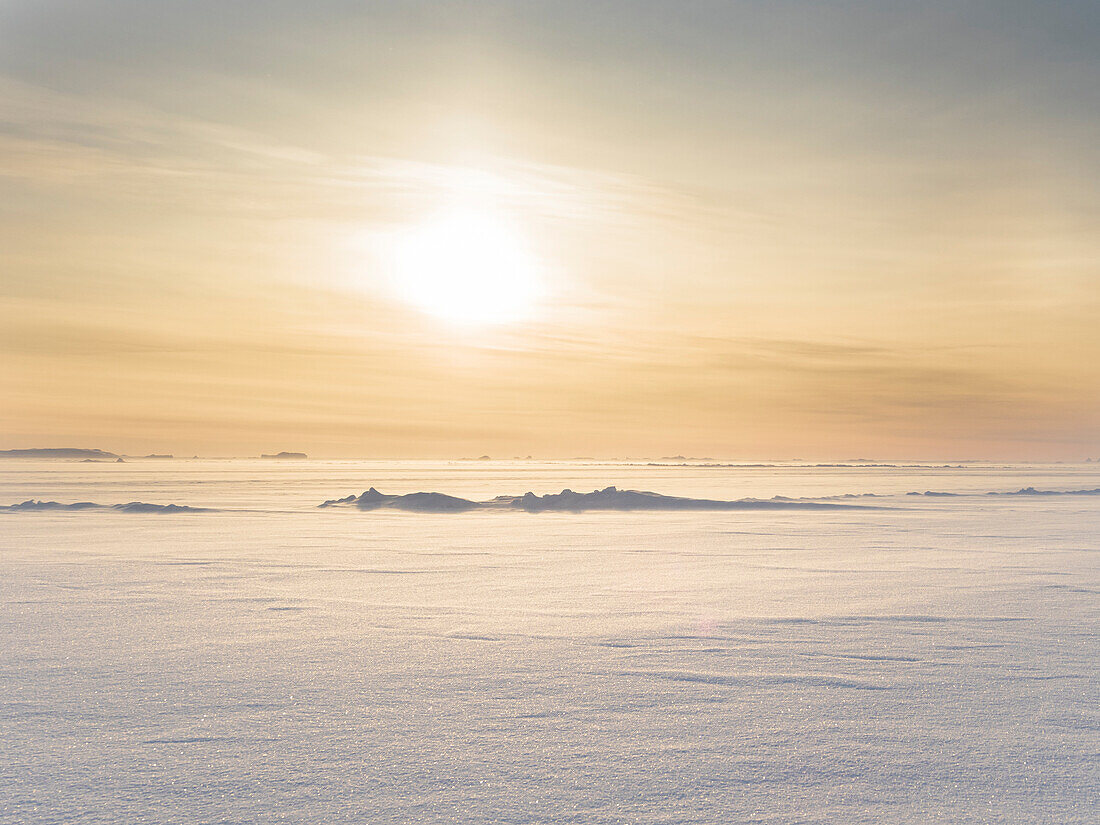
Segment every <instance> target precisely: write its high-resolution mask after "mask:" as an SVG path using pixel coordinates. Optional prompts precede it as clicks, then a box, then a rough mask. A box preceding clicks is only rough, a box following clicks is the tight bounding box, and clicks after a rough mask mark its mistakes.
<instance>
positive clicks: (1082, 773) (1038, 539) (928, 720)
mask: <svg viewBox="0 0 1100 825" xmlns="http://www.w3.org/2000/svg"><path fill="white" fill-rule="evenodd" d="M16 463H17V462H13V463H12V465H11V466H10V467H9V466H8V465H6V466H5V473H4V474H3V476H2V477H0V501H8V502H11V501H24V500H27V499H29V498H32V497H33V498H34V499H46V500H55V501H60V502H80V501H88V500H93V501H104V502H112V501H116V502H117V501H161V502H184V503H187V504H189V505H193V506H197V507H207V508H213V511H211V512H206V513H199V514H196V513H171V512H156V513H149V514H146V513H141V512H137V513H132V512H120V511H118V510H114V509H102V508H101V509H96V510H93V511H84V510H70V509H47V510H34V511H29V512H19V511H16V512H6V513H2V514H0V565H2V569H0V822H3V823H5V825H6V823H9V822H10V823H17V822H18V823H47V822H49V823H57V822H66V823H120V824H121V823H177V822H219V823H220V822H227V823H228V822H232V823H277V822H285V823H290V822H293V823H298V822H303V823H305V822H309V823H315V822H324V823H362V822H370V823H410V822H416V823H444V822H497V823H521V822H522V823H566V822H568V823H688V822H698V823H723V824H724V823H739V822H757V823H795V822H797V823H914V825H917V823H920V824H921V825H924V823H1012V825H1016V824H1017V823H1092V822H1095V821H1097V816H1098V812H1100V809H1098V802H1097V782H1098V777H1100V761H1098V751H1100V733H1098V731H1100V715H1098V711H1097V708H1098V706H1100V690H1098V684H1097V674H1098V670H1100V667H1098V666H1100V640H1098V627H1100V622H1098V619H1100V615H1098V614H1100V602H1098V599H1097V595H1098V593H1100V571H1098V567H1100V565H1098V564H1097V559H1098V555H1097V554H1098V551H1100V499H1098V498H1097V497H1096V496H1089V495H1049V496H1048V495H1030V494H1025V495H1020V496H995V497H994V496H986V495H985V494H986V493H987V492H990V491H996V490H1007V491H1011V490H1020V489H1026V488H1028V487H1034V488H1035V489H1036V490H1047V491H1052V492H1067V493H1068V492H1071V491H1086V490H1091V489H1094V488H1096V487H1098V486H1100V468H1095V467H1083V466H1082V467H1007V466H1000V467H985V466H967V467H965V468H937V469H931V468H800V467H797V466H793V465H792V466H790V467H779V468H776V467H774V466H773V467H770V468H736V467H734V468H704V469H693V468H691V467H669V468H656V467H655V468H645V467H625V466H623V467H619V468H613V467H609V466H608V465H606V464H604V465H601V466H588V465H583V464H572V465H565V464H559V465H537V464H530V465H521V464H511V463H507V462H503V463H496V462H494V463H492V464H491V465H490V466H485V465H484V464H482V465H479V466H477V467H472V466H469V465H460V464H439V465H428V464H396V463H395V464H389V465H387V464H382V463H372V464H365V463H352V462H301V463H295V464H293V465H287V464H284V463H281V462H260V461H253V462H201V461H200V462H178V463H177V462H173V463H172V464H171V465H170V466H166V465H163V464H158V465H156V466H149V465H137V464H123V465H117V466H116V465H113V464H76V463H74V464H68V465H57V464H56V463H54V464H53V465H49V466H48V465H47V464H46V463H45V462H42V463H34V462H28V463H26V464H25V465H24V464H23V463H22V462H18V464H19V466H15V464H16ZM611 480H613V481H617V482H620V483H621V484H622V485H623V486H626V485H629V486H630V487H632V488H635V489H643V490H644V489H651V490H660V491H667V492H668V494H669V495H676V496H683V497H688V498H697V499H705V500H719V501H736V500H738V499H741V498H760V499H770V498H771V497H772V496H775V495H783V496H788V497H791V498H820V499H827V498H831V497H837V498H839V497H844V496H847V495H863V494H865V493H875V494H876V497H875V498H874V501H875V504H876V505H879V504H881V505H883V509H870V508H868V509H857V508H852V509H838V510H823V511H815V510H800V509H799V510H788V509H780V510H732V511H707V512H694V511H687V512H682V511H662V512H627V513H624V512H617V511H593V512H580V513H574V512H556V513H547V514H546V515H545V516H540V517H538V518H533V517H531V516H530V515H529V514H528V513H526V512H524V511H522V510H509V509H505V510H493V511H491V512H487V511H483V510H481V509H474V510H471V511H469V512H467V513H465V514H463V515H462V517H461V518H455V517H453V516H451V515H448V514H445V513H444V514H436V513H408V512H394V511H390V510H379V511H373V512H369V513H362V514H359V513H358V512H356V511H354V509H353V512H330V511H329V510H327V509H326V510H318V508H317V507H316V504H317V502H319V501H322V500H324V499H325V498H326V497H327V496H326V494H327V495H331V491H333V490H336V491H339V490H342V489H343V490H346V489H349V488H350V489H359V490H362V489H365V487H367V486H368V484H367V483H364V482H368V481H369V482H372V483H375V484H377V485H378V486H379V487H380V488H381V489H389V490H398V491H404V490H450V491H453V492H454V493H455V496H456V497H462V498H467V497H468V500H470V501H486V500H491V499H492V497H493V496H495V495H496V494H497V493H498V492H499V491H500V490H507V489H513V490H514V489H521V490H522V489H530V490H533V491H535V493H536V495H544V494H547V493H551V492H553V491H555V490H561V489H562V488H563V487H570V488H572V489H593V488H599V487H600V486H601V482H602V483H603V484H604V485H606V482H607V481H611ZM918 489H919V490H925V489H928V490H935V491H940V492H953V493H958V494H961V495H958V496H955V497H944V498H941V497H937V496H932V497H926V496H924V495H921V496H907V495H906V493H908V492H911V491H914V490H918Z"/></svg>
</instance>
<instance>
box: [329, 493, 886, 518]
mask: <svg viewBox="0 0 1100 825" xmlns="http://www.w3.org/2000/svg"><path fill="white" fill-rule="evenodd" d="M318 506H319V507H354V508H356V509H359V510H381V509H390V510H407V511H410V512H416V513H462V512H467V511H470V510H525V511H527V512H529V513H540V512H582V511H585V510H620V511H632V510H778V509H798V510H836V509H846V510H847V509H868V508H866V507H861V506H859V505H851V504H826V503H822V502H816V501H804V500H799V499H790V498H783V497H781V496H776V497H775V498H771V499H755V498H743V499H737V500H734V501H722V500H717V499H702V498H681V497H679V496H666V495H662V494H660V493H651V492H647V491H644V490H620V489H618V488H617V487H605V488H604V489H602V490H593V491H592V492H591V493H575V492H573V491H572V490H568V489H567V490H562V491H561V492H560V493H549V494H547V495H542V496H538V495H535V494H534V493H524V494H523V495H521V496H497V497H496V498H493V499H489V500H488V501H471V500H469V499H465V498H458V497H456V496H449V495H447V494H445V493H423V492H422V493H407V494H405V495H389V494H386V493H382V492H379V491H378V490H376V489H375V488H374V487H371V488H370V489H369V490H367V491H366V492H365V493H363V494H362V495H359V496H356V495H349V496H346V497H345V498H338V499H331V500H329V501H326V502H324V503H323V504H320V505H318Z"/></svg>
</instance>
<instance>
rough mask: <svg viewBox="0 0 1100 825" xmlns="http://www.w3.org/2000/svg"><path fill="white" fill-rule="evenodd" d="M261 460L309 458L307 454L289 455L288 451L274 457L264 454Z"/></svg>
mask: <svg viewBox="0 0 1100 825" xmlns="http://www.w3.org/2000/svg"><path fill="white" fill-rule="evenodd" d="M260 458H280V459H282V458H309V456H308V455H306V454H305V453H288V452H286V451H283V452H281V453H275V454H274V455H269V454H268V453H264V454H263V455H261V456H260Z"/></svg>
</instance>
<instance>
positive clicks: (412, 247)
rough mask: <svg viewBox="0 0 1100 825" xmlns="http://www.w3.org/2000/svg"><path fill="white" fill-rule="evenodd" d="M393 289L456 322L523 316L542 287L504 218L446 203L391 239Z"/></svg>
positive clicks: (536, 268) (511, 320) (535, 268)
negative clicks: (443, 209)
mask: <svg viewBox="0 0 1100 825" xmlns="http://www.w3.org/2000/svg"><path fill="white" fill-rule="evenodd" d="M390 241H391V242H390V243H389V244H388V247H389V248H388V250H387V253H386V258H387V259H388V260H387V261H386V264H387V268H388V269H389V271H390V277H391V281H392V285H393V288H394V289H395V291H396V292H397V294H398V295H399V296H400V297H401V298H402V299H403V300H405V301H407V302H408V303H409V304H411V305H412V306H414V307H416V308H417V309H419V310H421V311H423V312H426V313H428V314H430V315H433V316H435V317H437V318H441V319H444V320H446V321H450V322H452V323H456V324H477V325H481V324H504V323H514V322H516V321H520V320H523V319H524V318H526V317H528V316H529V315H530V314H531V312H532V311H533V310H534V308H535V306H536V304H537V302H538V300H539V298H540V296H541V295H542V292H543V285H542V279H541V276H540V272H539V266H538V262H537V260H536V258H535V256H534V255H533V254H532V253H531V252H530V250H528V248H527V246H526V244H525V243H524V240H523V237H522V236H521V234H520V233H519V232H518V231H517V230H516V229H515V228H514V227H513V226H512V225H511V224H510V223H509V222H508V221H506V220H505V219H503V218H501V217H498V216H496V215H493V214H491V213H489V212H483V211H479V210H473V209H452V210H450V211H448V212H445V213H443V214H440V215H437V216H435V217H433V218H431V219H428V220H426V221H425V222H423V223H420V224H417V225H415V226H412V227H409V228H408V229H406V230H404V231H401V232H398V233H396V234H395V235H394V236H392V237H391V239H390Z"/></svg>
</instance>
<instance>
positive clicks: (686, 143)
mask: <svg viewBox="0 0 1100 825" xmlns="http://www.w3.org/2000/svg"><path fill="white" fill-rule="evenodd" d="M1098 180H1100V5H1098V4H1096V3H1095V2H1092V0H1089V1H1088V2H1075V1H1074V0H1065V2H1058V3H1046V2H1013V0H1001V1H1000V2H966V1H965V0H953V2H939V1H938V0H929V1H928V2H921V3H902V2H886V0H878V1H877V2H846V1H845V0H839V1H838V2H809V1H808V0H807V1H806V2H788V1H787V0H769V1H768V2H763V0H760V2H737V1H736V0H734V1H733V2H691V0H686V1H684V0H681V1H680V2H662V3H657V2H648V1H647V0H637V2H624V1H623V0H618V1H617V2H600V1H599V0H586V1H585V2H573V0H555V2H552V3H551V2H541V3H535V2H510V3H505V2H431V3H428V2H394V1H391V2H339V1H338V0H315V2H311V3H308V4H307V3H301V2H289V1H288V0H267V2H263V3H259V2H246V1H244V0H242V1H240V2H234V3H226V2H224V0H220V1H219V2H210V1H209V0H189V1H188V2H180V1H178V0H158V2H149V0H117V2H100V0H79V2H54V0H0V366H2V368H0V449H2V448H20V447H46V446H77V447H98V448H102V449H107V450H112V451H115V452H124V453H131V454H144V453H149V452H158V453H163V452H171V453H175V454H178V455H182V454H186V455H190V454H203V455H255V454H259V453H260V452H275V451H278V450H295V451H304V452H308V453H310V454H311V455H316V456H330V457H342V456H347V457H378V458H402V457H408V458H429V457H460V456H467V455H473V456H476V455H481V454H489V455H493V456H501V457H511V456H513V455H519V456H526V455H529V454H532V455H535V456H541V457H550V458H566V457H571V456H582V455H583V456H597V457H618V456H624V457H625V456H632V457H635V456H636V457H642V456H664V455H674V454H680V455H695V456H708V457H721V458H729V459H737V458H744V459H763V458H769V459H771V458H775V459H782V458H804V459H822V460H824V459H843V458H852V457H873V458H909V459H926V460H941V459H943V460H950V459H983V458H986V459H995V460H1012V459H1016V460H1081V459H1084V458H1085V457H1088V456H1092V457H1097V456H1100V320H1098V319H1100V187H1098V186H1097V185H1096V184H1097V181H1098Z"/></svg>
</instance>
